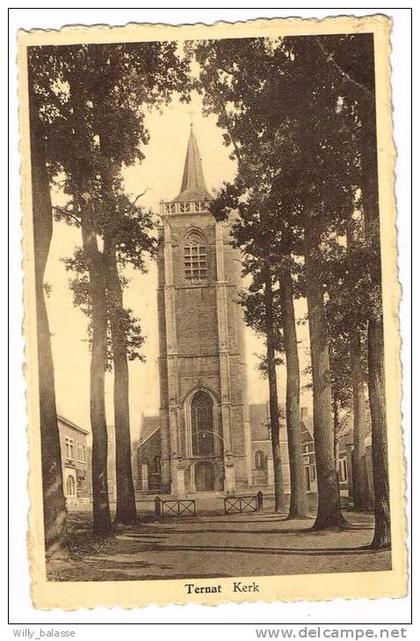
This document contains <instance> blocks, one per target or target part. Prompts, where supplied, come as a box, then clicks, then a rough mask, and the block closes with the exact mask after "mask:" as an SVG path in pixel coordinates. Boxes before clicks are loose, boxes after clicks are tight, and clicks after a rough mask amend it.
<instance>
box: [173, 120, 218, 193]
mask: <svg viewBox="0 0 420 641" xmlns="http://www.w3.org/2000/svg"><path fill="white" fill-rule="evenodd" d="M191 200H211V196H210V194H209V192H208V191H207V187H206V183H205V180H204V174H203V166H202V164H201V158H200V151H199V149H198V145H197V140H196V138H195V135H194V131H193V125H192V123H191V126H190V137H189V140H188V147H187V155H186V157H185V165H184V173H183V175H182V183H181V191H180V193H179V195H178V196H177V197H176V198H174V200H173V201H172V202H174V203H177V202H186V201H191Z"/></svg>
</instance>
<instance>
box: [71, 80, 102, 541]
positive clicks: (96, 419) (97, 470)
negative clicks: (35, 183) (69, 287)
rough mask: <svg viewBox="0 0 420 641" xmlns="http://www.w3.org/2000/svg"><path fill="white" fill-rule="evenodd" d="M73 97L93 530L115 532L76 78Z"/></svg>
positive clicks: (97, 288) (97, 257)
mask: <svg viewBox="0 0 420 641" xmlns="http://www.w3.org/2000/svg"><path fill="white" fill-rule="evenodd" d="M70 96H71V99H72V103H73V113H74V132H75V133H74V143H75V149H74V165H73V172H72V173H73V176H72V177H73V181H74V183H75V194H74V203H75V206H76V208H78V210H79V214H80V220H81V228H82V241H83V250H84V252H85V256H86V262H87V269H88V274H89V293H90V303H91V326H92V346H91V361H90V424H91V429H92V495H93V530H94V532H95V533H97V534H101V535H106V534H109V533H110V531H111V513H110V509H109V499H108V468H107V464H108V433H107V427H106V414H105V371H106V363H107V349H106V347H107V323H108V321H107V304H106V280H105V266H104V257H103V254H102V253H101V252H100V251H99V249H98V242H97V238H96V229H95V212H94V204H93V193H92V179H91V175H90V172H91V168H90V165H89V157H90V153H91V149H90V145H89V137H88V136H89V131H88V130H87V127H86V126H85V117H86V113H85V111H84V109H83V101H84V96H83V95H82V92H81V91H79V87H78V81H77V79H76V78H75V77H72V80H71V82H70Z"/></svg>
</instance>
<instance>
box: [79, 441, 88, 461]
mask: <svg viewBox="0 0 420 641" xmlns="http://www.w3.org/2000/svg"><path fill="white" fill-rule="evenodd" d="M77 455H78V457H79V462H80V463H86V447H85V446H84V445H82V444H81V443H78V444H77Z"/></svg>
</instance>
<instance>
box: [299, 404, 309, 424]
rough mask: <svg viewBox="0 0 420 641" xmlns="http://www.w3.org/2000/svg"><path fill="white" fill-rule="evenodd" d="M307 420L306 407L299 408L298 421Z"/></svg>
mask: <svg viewBox="0 0 420 641" xmlns="http://www.w3.org/2000/svg"><path fill="white" fill-rule="evenodd" d="M307 418H308V408H307V407H301V408H300V420H301V421H304V420H305V419H307Z"/></svg>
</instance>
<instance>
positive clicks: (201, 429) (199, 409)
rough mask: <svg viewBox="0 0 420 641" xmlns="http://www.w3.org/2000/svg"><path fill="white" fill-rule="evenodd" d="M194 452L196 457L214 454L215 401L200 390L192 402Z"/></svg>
mask: <svg viewBox="0 0 420 641" xmlns="http://www.w3.org/2000/svg"><path fill="white" fill-rule="evenodd" d="M191 427H192V452H193V454H194V455H196V456H212V455H213V454H214V446H215V442H214V430H213V400H212V398H211V396H210V395H209V394H207V393H206V392H203V391H202V390H199V391H198V392H196V393H195V394H194V398H193V399H192V402H191Z"/></svg>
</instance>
